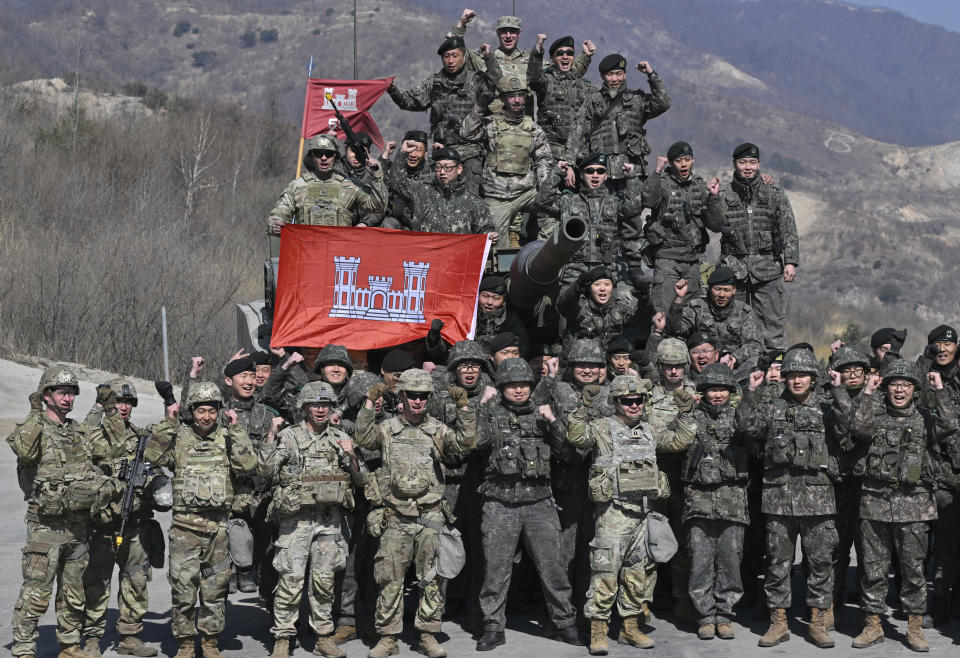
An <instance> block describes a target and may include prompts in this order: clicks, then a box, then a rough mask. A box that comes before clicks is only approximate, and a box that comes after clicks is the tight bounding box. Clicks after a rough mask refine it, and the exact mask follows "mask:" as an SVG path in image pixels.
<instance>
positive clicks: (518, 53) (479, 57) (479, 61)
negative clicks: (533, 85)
mask: <svg viewBox="0 0 960 658" xmlns="http://www.w3.org/2000/svg"><path fill="white" fill-rule="evenodd" d="M466 35H467V28H466V27H460V26H459V25H454V26H453V29H452V30H450V31H449V32H447V36H448V37H465V36H466ZM529 61H530V53H529V52H527V51H526V50H521V49H520V48H514V49H513V52H510V53H508V52H506V51H504V50H503V49H502V48H500V47H499V46H497V47H496V48H494V49H493V50H491V51H490V53H489V54H487V55H483V54H482V53H481V52H480V51H479V50H472V49H470V48H467V49H466V65H465V67H464V68H468V67H469V68H470V69H472V70H474V71H486V72H488V73H490V74H491V79H492V80H493V84H494V85H496V82H497V80H499V79H500V76H501V75H503V76H506V77H513V78H520V79H521V80H525V79H526V76H527V69H528V67H529ZM491 64H493V65H494V67H495V68H491ZM494 73H495V74H496V76H495V77H494V75H493V74H494ZM583 73H586V69H585V68H584V69H583V71H582V72H581V75H583Z"/></svg>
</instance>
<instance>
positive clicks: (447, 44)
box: [437, 37, 467, 55]
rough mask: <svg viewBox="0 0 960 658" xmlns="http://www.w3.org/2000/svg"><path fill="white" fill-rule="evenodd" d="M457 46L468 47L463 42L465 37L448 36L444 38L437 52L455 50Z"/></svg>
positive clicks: (440, 53)
mask: <svg viewBox="0 0 960 658" xmlns="http://www.w3.org/2000/svg"><path fill="white" fill-rule="evenodd" d="M455 48H463V49H464V50H466V49H467V47H466V45H464V43H463V37H447V38H446V39H444V40H443V43H441V44H440V47H439V48H437V54H438V55H442V54H443V53H445V52H447V51H448V50H454V49H455Z"/></svg>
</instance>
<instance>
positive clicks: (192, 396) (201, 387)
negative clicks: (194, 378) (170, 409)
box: [187, 382, 223, 409]
mask: <svg viewBox="0 0 960 658" xmlns="http://www.w3.org/2000/svg"><path fill="white" fill-rule="evenodd" d="M204 404H206V405H210V406H215V407H220V406H221V405H223V395H222V394H221V393H220V389H219V388H218V387H217V385H216V384H214V383H213V382H200V383H199V384H196V385H194V386H191V387H190V390H189V392H188V393H187V406H188V407H190V408H191V409H192V408H193V407H196V406H199V405H204Z"/></svg>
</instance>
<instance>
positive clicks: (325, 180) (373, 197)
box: [267, 135, 387, 235]
mask: <svg viewBox="0 0 960 658" xmlns="http://www.w3.org/2000/svg"><path fill="white" fill-rule="evenodd" d="M339 157H340V151H339V150H338V149H337V140H336V138H335V137H333V136H331V135H314V136H313V137H311V138H310V139H308V140H307V143H306V144H305V145H304V151H303V168H304V172H303V173H302V174H300V177H299V178H297V179H295V180H293V181H292V182H291V183H289V184H288V185H287V187H286V189H285V190H284V191H283V195H282V196H281V197H280V199H279V200H278V201H277V205H276V206H275V207H274V208H273V210H271V211H270V216H269V217H268V218H267V232H268V233H270V234H272V235H280V228H281V227H282V226H283V225H284V224H287V223H294V224H311V225H319V226H364V225H365V224H363V219H364V217H366V216H367V214H369V213H373V214H380V213H382V212H383V211H384V209H385V208H386V205H387V188H386V186H385V185H384V183H383V171H382V170H381V168H380V163H378V162H377V161H376V160H375V159H373V158H368V160H367V165H366V166H367V168H368V169H369V170H370V177H371V181H372V182H371V183H370V191H369V192H367V191H364V190H363V189H361V188H360V187H359V186H358V185H357V184H356V183H354V182H353V181H352V180H350V179H349V178H347V177H346V176H344V175H343V174H341V173H338V172H336V171H334V165H335V164H336V162H337V159H338V158H339Z"/></svg>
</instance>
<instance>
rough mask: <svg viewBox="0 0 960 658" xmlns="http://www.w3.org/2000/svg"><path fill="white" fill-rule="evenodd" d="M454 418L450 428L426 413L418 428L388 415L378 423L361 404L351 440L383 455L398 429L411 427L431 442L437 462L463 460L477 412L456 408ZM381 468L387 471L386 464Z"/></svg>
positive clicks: (474, 441) (474, 431)
mask: <svg viewBox="0 0 960 658" xmlns="http://www.w3.org/2000/svg"><path fill="white" fill-rule="evenodd" d="M456 416H457V423H456V424H455V425H454V426H453V427H448V426H447V425H444V424H443V423H441V422H440V421H439V420H437V419H436V418H434V417H433V416H431V415H430V414H427V415H425V416H424V419H423V421H422V422H420V424H418V425H411V424H410V423H409V422H408V421H407V420H406V419H405V418H404V417H403V416H402V415H398V416H390V417H388V418H386V419H385V420H380V421H379V422H378V420H377V415H376V412H375V411H374V410H373V409H367V407H366V404H365V403H364V405H363V406H361V407H360V411H358V412H357V425H356V436H355V437H354V438H355V439H356V441H357V443H358V444H359V445H360V447H362V448H366V449H367V450H379V451H380V453H381V454H385V453H386V451H385V447H387V444H389V443H390V442H391V441H392V440H393V437H394V435H395V433H396V430H397V429H398V428H403V427H407V428H409V427H413V428H415V429H417V430H418V431H419V432H420V433H421V434H422V435H423V436H425V437H427V438H429V440H430V441H432V442H433V444H434V446H435V447H436V448H437V452H438V453H439V454H438V455H437V456H438V458H439V459H455V458H457V457H463V455H465V454H466V453H468V452H470V451H471V450H473V449H474V448H475V447H476V444H477V412H476V411H475V410H474V409H472V408H470V407H468V408H467V409H466V410H463V409H459V408H458V409H457V411H456ZM384 466H386V467H387V468H390V464H386V463H385V464H384Z"/></svg>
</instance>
